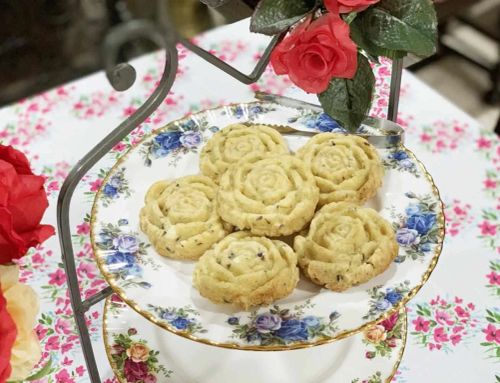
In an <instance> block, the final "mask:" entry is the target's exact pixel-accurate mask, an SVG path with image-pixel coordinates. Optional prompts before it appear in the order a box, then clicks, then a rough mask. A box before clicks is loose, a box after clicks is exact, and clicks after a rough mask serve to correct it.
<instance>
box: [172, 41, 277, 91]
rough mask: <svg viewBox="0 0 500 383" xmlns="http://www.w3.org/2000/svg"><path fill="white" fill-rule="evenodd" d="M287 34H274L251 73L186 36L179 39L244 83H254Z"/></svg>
mask: <svg viewBox="0 0 500 383" xmlns="http://www.w3.org/2000/svg"><path fill="white" fill-rule="evenodd" d="M284 36H285V33H282V34H280V35H277V36H274V37H273V39H272V40H271V42H270V43H269V45H268V46H267V48H266V50H265V51H264V53H263V54H262V57H261V58H260V59H259V62H258V63H257V65H256V66H255V68H254V69H253V71H252V73H250V74H249V75H247V74H245V73H243V72H241V71H239V70H238V69H236V68H234V67H233V66H231V65H229V64H228V63H226V62H225V61H223V60H221V59H220V58H218V57H217V56H214V55H213V54H211V53H210V52H208V51H206V50H205V49H203V48H201V47H199V46H198V45H196V44H193V43H192V42H191V41H189V40H188V39H186V38H183V37H180V38H179V41H180V43H181V44H182V45H184V46H185V47H186V48H187V49H189V50H190V51H191V52H193V53H195V54H197V55H198V56H200V57H201V58H202V59H203V60H205V61H207V62H209V63H210V64H212V65H214V66H216V67H217V68H219V69H221V70H223V71H224V72H226V73H227V74H228V75H230V76H232V77H234V78H235V79H236V80H238V81H240V82H242V83H243V84H247V85H248V84H252V83H254V82H256V81H258V80H259V78H261V77H262V74H263V73H264V71H265V70H266V67H267V64H268V63H269V60H270V59H271V53H272V51H273V49H274V48H275V47H276V45H277V44H278V43H279V42H280V41H281V39H282V38H283V37H284Z"/></svg>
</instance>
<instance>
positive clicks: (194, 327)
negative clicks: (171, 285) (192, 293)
mask: <svg viewBox="0 0 500 383" xmlns="http://www.w3.org/2000/svg"><path fill="white" fill-rule="evenodd" d="M148 307H149V308H150V309H151V310H152V311H154V312H156V313H157V314H158V316H159V317H160V318H161V319H163V320H164V321H166V322H167V323H168V324H169V325H170V326H172V327H173V328H174V329H175V330H179V331H182V332H185V333H188V334H194V333H204V332H206V330H205V329H204V328H203V326H202V325H201V324H200V323H199V321H198V320H197V319H196V317H197V316H199V315H200V314H199V313H198V311H196V310H195V309H193V308H192V307H190V306H186V307H181V308H176V307H161V306H155V305H148Z"/></svg>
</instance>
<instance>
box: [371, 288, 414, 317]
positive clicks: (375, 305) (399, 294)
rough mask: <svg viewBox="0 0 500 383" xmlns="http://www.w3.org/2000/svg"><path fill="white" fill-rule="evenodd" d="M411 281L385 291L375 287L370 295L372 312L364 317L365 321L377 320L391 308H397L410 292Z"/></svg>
mask: <svg viewBox="0 0 500 383" xmlns="http://www.w3.org/2000/svg"><path fill="white" fill-rule="evenodd" d="M409 285H410V281H404V282H402V283H400V284H398V285H397V286H395V287H389V288H386V289H385V290H384V289H382V286H375V287H373V288H372V289H370V290H369V294H370V297H371V299H370V310H369V311H368V313H367V314H366V315H365V316H363V319H372V318H376V317H377V316H379V315H380V313H383V312H385V311H387V310H389V309H390V308H391V307H394V306H396V305H397V304H398V303H399V302H400V301H401V299H403V296H405V295H406V294H407V293H408V292H409V290H410V289H409Z"/></svg>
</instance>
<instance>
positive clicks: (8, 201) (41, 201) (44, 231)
mask: <svg viewBox="0 0 500 383" xmlns="http://www.w3.org/2000/svg"><path fill="white" fill-rule="evenodd" d="M43 183H44V178H43V177H40V176H35V175H33V173H32V171H31V169H30V164H29V162H28V159H27V158H26V156H25V155H24V154H23V153H21V152H19V151H17V150H15V149H14V148H12V147H11V146H4V145H0V264H6V263H9V262H11V261H12V260H13V259H18V258H21V257H22V256H23V255H25V254H26V252H27V251H28V249H29V248H30V247H33V246H36V245H38V244H39V243H42V242H43V241H45V240H46V239H47V238H49V237H50V236H51V235H53V234H54V228H53V227H52V226H50V225H40V220H41V219H42V216H43V213H44V212H45V210H46V209H47V206H48V201H47V194H46V193H45V190H44V188H43Z"/></svg>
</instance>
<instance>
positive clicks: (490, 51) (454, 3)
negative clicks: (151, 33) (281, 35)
mask: <svg viewBox="0 0 500 383" xmlns="http://www.w3.org/2000/svg"><path fill="white" fill-rule="evenodd" d="M158 1H164V2H165V3H166V4H165V5H166V7H167V9H168V12H169V15H170V17H171V20H172V21H173V23H174V24H175V26H176V28H177V29H178V31H179V32H180V33H181V34H182V35H184V36H186V37H193V36H195V35H197V34H198V33H201V32H203V31H206V30H209V29H211V28H215V27H217V26H219V25H223V24H226V23H231V22H234V21H236V20H238V19H242V18H244V17H248V16H250V15H251V12H252V8H253V7H254V6H255V4H256V3H257V2H258V1H257V0H203V2H201V1H198V0H0V85H1V86H0V106H2V105H5V104H8V103H10V102H13V101H15V100H18V99H20V98H24V97H27V96H30V95H32V94H35V93H38V92H41V91H43V90H46V89H49V88H52V87H54V86H56V85H59V84H62V83H65V82H67V81H70V80H73V79H76V78H79V77H82V76H84V75H87V74H90V73H92V72H95V71H98V70H100V69H102V62H103V54H105V53H103V51H102V49H101V48H102V41H103V39H104V38H105V36H106V35H107V33H108V32H109V30H110V29H111V28H113V27H114V26H116V25H118V24H120V23H122V22H125V21H129V20H132V19H139V18H146V19H149V20H152V21H155V22H159V21H157V18H158V15H157V13H156V12H155V11H156V9H157V8H156V7H157V5H158V4H157V2H158ZM207 4H208V5H210V6H211V7H209V6H208V5H207ZM435 4H436V8H437V11H438V17H439V30H440V38H439V51H438V53H437V54H436V55H435V56H433V57H431V58H428V59H426V60H421V61H419V60H417V59H416V58H409V59H408V62H407V63H406V65H407V66H408V67H409V69H410V70H411V71H412V72H414V73H415V74H416V75H417V76H418V77H419V78H421V79H422V80H423V81H424V82H426V83H428V84H429V85H430V86H431V87H432V88H434V89H435V90H437V91H438V92H440V93H441V94H443V95H444V96H445V97H447V98H448V99H450V100H451V101H452V102H454V103H455V104H457V105H458V106H459V107H460V108H461V109H463V110H465V111H466V112H468V113H469V114H471V115H472V116H473V117H475V118H476V119H478V120H479V121H480V122H481V123H482V124H483V125H484V126H485V127H486V128H488V129H491V130H493V129H495V128H497V129H500V127H499V126H498V122H499V114H500V0H435ZM152 49H154V46H153V45H151V44H150V43H147V42H146V41H145V42H142V43H141V42H140V41H135V42H134V43H130V44H126V45H125V46H124V48H123V51H122V52H120V54H121V55H123V56H124V57H127V58H132V57H135V56H139V55H141V54H144V53H147V52H149V51H151V50H152Z"/></svg>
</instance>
